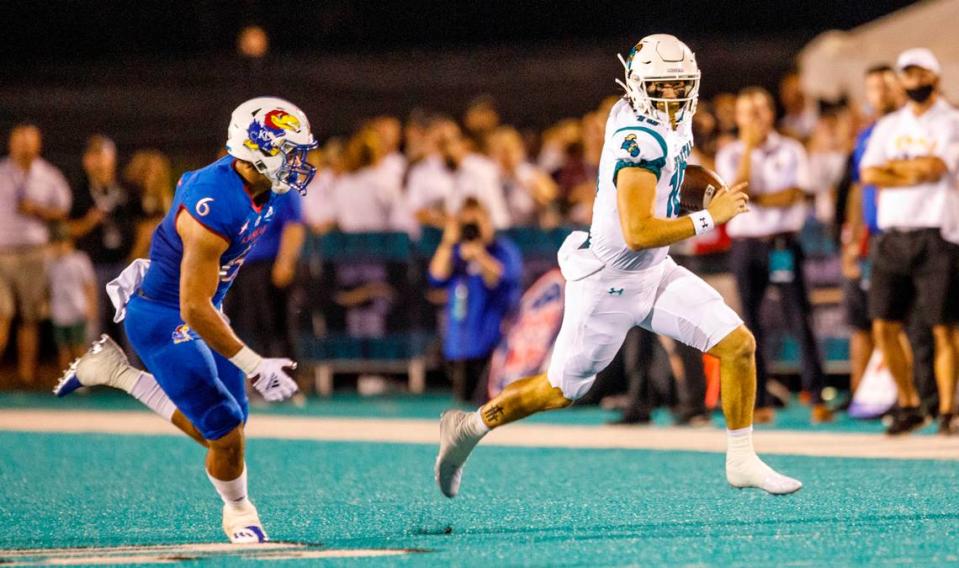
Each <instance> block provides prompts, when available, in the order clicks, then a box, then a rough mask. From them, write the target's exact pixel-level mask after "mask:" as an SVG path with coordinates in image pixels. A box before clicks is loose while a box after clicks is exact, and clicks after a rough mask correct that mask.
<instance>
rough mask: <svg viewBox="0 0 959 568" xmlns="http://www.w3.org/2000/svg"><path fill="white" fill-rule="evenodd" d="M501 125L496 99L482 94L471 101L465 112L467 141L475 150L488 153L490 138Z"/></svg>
mask: <svg viewBox="0 0 959 568" xmlns="http://www.w3.org/2000/svg"><path fill="white" fill-rule="evenodd" d="M499 125H500V116H499V111H497V110H496V101H495V100H494V99H493V97H491V96H489V95H480V96H479V97H476V98H475V99H473V100H472V101H470V103H469V105H468V106H467V107H466V112H465V113H463V127H464V128H465V129H466V137H467V141H468V142H470V143H471V146H472V148H471V149H472V150H473V151H475V152H480V153H484V154H485V153H486V151H487V146H486V145H487V143H488V142H489V140H488V138H489V136H490V135H491V134H492V133H493V131H494V130H496V129H497V128H499Z"/></svg>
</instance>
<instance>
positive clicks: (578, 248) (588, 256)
mask: <svg viewBox="0 0 959 568" xmlns="http://www.w3.org/2000/svg"><path fill="white" fill-rule="evenodd" d="M588 239H589V233H587V232H585V231H573V232H572V233H570V234H569V236H568V237H566V240H565V241H563V245H562V246H561V247H559V252H558V253H557V255H556V256H557V257H558V259H559V270H560V272H562V273H563V277H564V278H566V280H567V281H569V282H575V281H577V280H582V279H583V278H588V277H589V276H592V275H593V274H596V273H597V272H599V271H600V270H602V269H603V268H604V267H605V266H606V264H605V263H604V262H603V261H602V260H600V259H599V258H597V257H596V255H595V254H593V251H591V250H589V249H588V248H582V246H583V245H584V244H585V243H586V241H587V240H588Z"/></svg>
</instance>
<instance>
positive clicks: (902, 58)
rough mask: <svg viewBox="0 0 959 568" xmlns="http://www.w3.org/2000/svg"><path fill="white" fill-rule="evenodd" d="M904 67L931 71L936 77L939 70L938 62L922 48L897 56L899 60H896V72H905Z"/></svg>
mask: <svg viewBox="0 0 959 568" xmlns="http://www.w3.org/2000/svg"><path fill="white" fill-rule="evenodd" d="M906 67H921V68H923V69H925V70H926V71H932V72H933V73H935V74H936V75H938V74H939V73H940V70H941V68H940V67H939V60H938V59H936V56H935V55H933V54H932V52H931V51H929V50H928V49H926V48H924V47H914V48H912V49H907V50H906V51H903V52H902V53H900V54H899V59H897V60H896V70H897V71H900V72H902V71H905V70H906Z"/></svg>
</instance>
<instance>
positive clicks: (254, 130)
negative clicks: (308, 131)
mask: <svg viewBox="0 0 959 568" xmlns="http://www.w3.org/2000/svg"><path fill="white" fill-rule="evenodd" d="M287 131H290V132H299V131H300V121H299V119H297V118H296V117H295V116H293V115H292V114H290V113H288V112H286V111H284V110H281V109H274V110H271V111H270V112H268V113H266V115H265V116H264V117H263V122H262V123H261V122H260V121H259V120H256V119H253V120H252V121H251V122H250V127H249V129H248V130H247V134H248V135H249V139H248V140H247V141H246V142H244V144H245V145H246V147H247V148H249V149H251V150H260V151H261V152H263V153H264V154H267V155H270V156H275V155H276V154H277V153H278V152H279V151H280V148H279V147H278V146H277V145H276V144H274V141H275V140H276V138H279V137H281V136H283V135H284V134H286V132H287Z"/></svg>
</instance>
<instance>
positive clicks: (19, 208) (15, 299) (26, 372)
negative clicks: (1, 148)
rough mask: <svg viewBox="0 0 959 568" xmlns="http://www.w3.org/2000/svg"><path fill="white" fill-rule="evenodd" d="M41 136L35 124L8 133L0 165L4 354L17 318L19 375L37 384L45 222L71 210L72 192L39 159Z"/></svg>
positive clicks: (0, 347) (0, 334) (0, 345)
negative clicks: (12, 325)
mask: <svg viewBox="0 0 959 568" xmlns="http://www.w3.org/2000/svg"><path fill="white" fill-rule="evenodd" d="M41 148H42V137H41V134H40V129H39V128H37V127H36V126H35V125H33V124H20V125H17V126H15V127H14V128H13V130H11V131H10V140H9V152H10V153H9V155H8V156H7V157H6V158H4V159H3V160H0V200H2V202H3V203H5V204H9V205H6V206H4V207H0V353H3V352H4V351H5V350H6V347H7V342H8V340H9V338H10V326H11V324H12V322H13V318H14V316H19V318H20V327H19V329H18V330H17V373H18V375H19V378H20V380H21V381H23V382H24V383H26V384H33V382H34V381H35V379H36V369H37V352H38V348H39V322H40V319H41V318H42V317H43V307H44V303H45V302H46V299H47V275H46V267H45V259H44V248H45V246H46V244H47V243H48V241H49V238H50V236H49V232H48V230H47V223H49V222H54V221H62V220H63V219H65V218H66V216H67V212H68V211H69V210H70V187H69V186H68V185H67V182H66V180H65V179H64V177H63V174H61V173H60V170H58V169H57V168H56V167H54V166H53V165H52V164H50V163H49V162H47V161H46V160H44V159H43V158H41V157H40V151H41Z"/></svg>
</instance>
